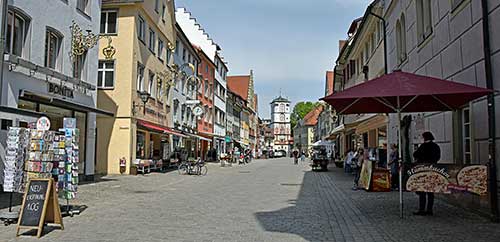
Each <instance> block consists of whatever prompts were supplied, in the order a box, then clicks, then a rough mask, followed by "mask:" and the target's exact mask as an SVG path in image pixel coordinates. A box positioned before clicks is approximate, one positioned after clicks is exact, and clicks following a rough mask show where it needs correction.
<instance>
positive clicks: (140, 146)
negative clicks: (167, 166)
mask: <svg viewBox="0 0 500 242" xmlns="http://www.w3.org/2000/svg"><path fill="white" fill-rule="evenodd" d="M136 137H137V145H136V149H135V157H136V159H144V158H145V157H146V134H145V133H143V132H137V135H136Z"/></svg>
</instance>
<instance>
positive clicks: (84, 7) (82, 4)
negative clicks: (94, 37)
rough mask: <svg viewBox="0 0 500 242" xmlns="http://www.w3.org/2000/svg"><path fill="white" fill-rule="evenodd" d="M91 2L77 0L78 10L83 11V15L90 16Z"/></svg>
mask: <svg viewBox="0 0 500 242" xmlns="http://www.w3.org/2000/svg"><path fill="white" fill-rule="evenodd" d="M89 3H90V1H89V0H76V9H78V10H80V11H82V12H83V13H86V14H89V12H90V4H89Z"/></svg>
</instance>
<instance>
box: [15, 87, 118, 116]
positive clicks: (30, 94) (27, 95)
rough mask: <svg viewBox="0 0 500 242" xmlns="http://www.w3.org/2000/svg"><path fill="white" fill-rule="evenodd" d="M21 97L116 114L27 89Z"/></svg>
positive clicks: (60, 105) (43, 102)
mask: <svg viewBox="0 0 500 242" xmlns="http://www.w3.org/2000/svg"><path fill="white" fill-rule="evenodd" d="M19 98H20V99H23V100H27V101H33V102H37V103H41V104H46V105H53V106H56V107H60V108H66V109H70V110H75V111H79V112H91V113H96V114H98V115H103V116H109V117H113V116H115V114H114V113H112V112H108V111H106V110H103V109H99V108H95V107H90V106H85V105H83V104H79V103H74V102H69V101H67V100H65V99H62V98H58V97H52V96H49V95H43V94H38V93H34V92H30V91H26V90H22V91H21V93H20V94H19Z"/></svg>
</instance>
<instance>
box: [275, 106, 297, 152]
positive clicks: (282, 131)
mask: <svg viewBox="0 0 500 242" xmlns="http://www.w3.org/2000/svg"><path fill="white" fill-rule="evenodd" d="M290 115H291V107H290V101H289V100H288V99H286V98H284V97H282V96H279V97H278V98H275V99H274V100H273V101H272V102H271V128H272V130H273V134H274V142H273V144H272V149H273V151H279V150H282V151H285V152H286V153H287V154H288V153H289V152H290V145H291V144H290V141H291V134H292V132H291V127H290V126H291V124H290Z"/></svg>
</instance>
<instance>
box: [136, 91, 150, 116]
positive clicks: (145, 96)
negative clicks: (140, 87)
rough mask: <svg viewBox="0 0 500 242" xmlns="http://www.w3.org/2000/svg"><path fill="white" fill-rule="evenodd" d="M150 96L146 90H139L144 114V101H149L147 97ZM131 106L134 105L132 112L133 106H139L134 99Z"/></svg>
mask: <svg viewBox="0 0 500 242" xmlns="http://www.w3.org/2000/svg"><path fill="white" fill-rule="evenodd" d="M150 97H151V94H149V93H148V92H146V91H142V92H139V98H141V101H142V106H143V111H144V115H146V103H147V102H148V101H149V98H150ZM133 107H134V109H133V110H134V113H135V108H136V107H139V105H138V104H136V103H135V101H134V102H133Z"/></svg>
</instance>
